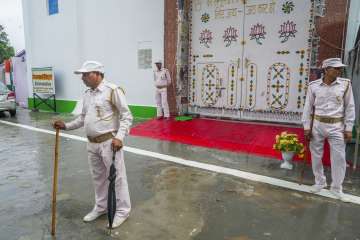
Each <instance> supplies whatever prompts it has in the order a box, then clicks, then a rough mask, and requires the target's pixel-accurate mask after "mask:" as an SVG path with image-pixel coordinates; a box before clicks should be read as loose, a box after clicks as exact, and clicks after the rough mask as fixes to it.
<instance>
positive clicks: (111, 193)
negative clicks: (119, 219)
mask: <svg viewBox="0 0 360 240" xmlns="http://www.w3.org/2000/svg"><path fill="white" fill-rule="evenodd" d="M115 155H116V151H113V157H112V163H111V166H110V173H109V177H108V180H109V181H110V183H109V189H108V202H107V209H108V213H107V216H108V220H109V228H110V231H111V229H112V224H113V221H114V217H115V213H116V191H115V179H116V169H115Z"/></svg>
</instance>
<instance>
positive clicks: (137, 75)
mask: <svg viewBox="0 0 360 240" xmlns="http://www.w3.org/2000/svg"><path fill="white" fill-rule="evenodd" d="M23 12H24V28H25V41H26V50H27V54H28V57H27V60H28V69H31V68H32V67H46V66H52V67H54V69H55V78H56V92H57V94H56V95H57V98H58V99H66V100H79V99H80V98H81V96H82V93H83V91H84V89H85V87H84V86H83V84H82V82H81V80H80V77H79V76H76V75H74V74H73V71H74V69H76V68H79V67H80V65H81V63H82V62H83V61H85V60H98V61H100V62H102V63H103V64H104V65H105V71H106V73H105V77H106V78H107V79H108V80H110V81H112V82H114V83H116V84H117V85H119V86H122V87H123V88H124V89H125V91H126V96H127V100H128V102H129V104H133V105H155V100H154V91H153V89H154V87H153V74H152V69H145V70H141V69H138V63H137V49H138V47H141V46H143V45H144V42H146V45H147V46H150V47H151V48H152V50H153V53H152V55H153V59H157V58H160V59H163V45H164V37H163V36H164V2H163V1H162V0H151V1H148V0H136V1H125V0H107V1H100V0H76V1H74V0H59V13H58V14H55V15H51V16H49V15H48V11H47V4H46V1H44V0H32V1H28V0H23ZM28 79H29V81H31V71H28ZM29 86H30V87H29V93H30V94H32V89H31V86H32V85H31V83H30V84H29Z"/></svg>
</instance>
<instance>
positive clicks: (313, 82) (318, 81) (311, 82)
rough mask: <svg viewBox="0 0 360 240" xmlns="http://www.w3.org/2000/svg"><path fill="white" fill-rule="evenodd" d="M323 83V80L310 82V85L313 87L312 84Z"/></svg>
mask: <svg viewBox="0 0 360 240" xmlns="http://www.w3.org/2000/svg"><path fill="white" fill-rule="evenodd" d="M321 81H322V80H321V79H318V80H314V81H311V82H309V85H312V84H315V83H320V82H321Z"/></svg>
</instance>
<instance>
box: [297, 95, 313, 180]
mask: <svg viewBox="0 0 360 240" xmlns="http://www.w3.org/2000/svg"><path fill="white" fill-rule="evenodd" d="M314 101H315V100H314ZM314 117H315V106H313V107H312V115H311V121H310V132H309V139H306V137H305V154H304V159H303V165H302V169H301V173H300V179H299V184H300V185H302V184H303V181H304V175H305V168H306V163H307V161H308V155H309V154H310V138H311V135H312V129H313V125H314Z"/></svg>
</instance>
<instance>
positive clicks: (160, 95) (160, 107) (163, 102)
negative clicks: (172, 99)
mask: <svg viewBox="0 0 360 240" xmlns="http://www.w3.org/2000/svg"><path fill="white" fill-rule="evenodd" d="M155 101H156V106H157V116H158V117H162V116H163V111H164V117H166V118H167V117H170V113H169V104H168V100H167V89H166V87H164V88H160V89H159V88H156V91H155Z"/></svg>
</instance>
